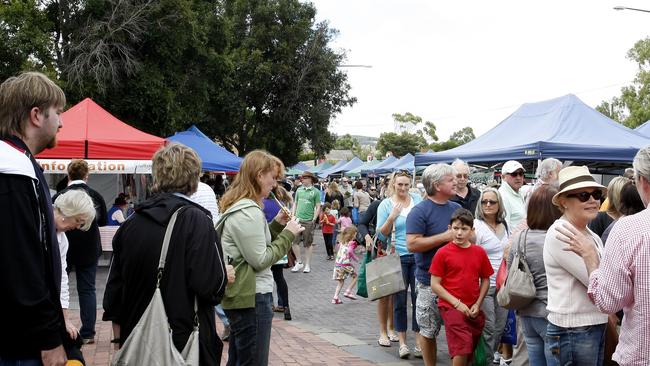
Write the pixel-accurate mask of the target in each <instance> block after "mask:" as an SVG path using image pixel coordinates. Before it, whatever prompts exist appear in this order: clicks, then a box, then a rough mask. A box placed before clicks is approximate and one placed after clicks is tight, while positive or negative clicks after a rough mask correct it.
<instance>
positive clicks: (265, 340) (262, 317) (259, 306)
mask: <svg viewBox="0 0 650 366" xmlns="http://www.w3.org/2000/svg"><path fill="white" fill-rule="evenodd" d="M272 295H273V294H272V293H271V292H269V293H266V294H255V316H256V317H257V364H258V365H264V366H266V365H268V364H269V348H270V347H271V325H272V322H273V296H272Z"/></svg>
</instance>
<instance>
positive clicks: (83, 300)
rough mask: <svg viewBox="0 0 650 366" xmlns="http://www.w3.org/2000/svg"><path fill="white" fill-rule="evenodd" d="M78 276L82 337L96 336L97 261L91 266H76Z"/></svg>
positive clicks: (80, 332) (80, 331)
mask: <svg viewBox="0 0 650 366" xmlns="http://www.w3.org/2000/svg"><path fill="white" fill-rule="evenodd" d="M74 272H75V274H76V276H77V293H78V294H79V317H80V318H81V329H79V334H80V335H81V338H86V339H89V338H94V337H95V321H96V320H97V296H96V294H95V292H96V291H95V277H96V275H97V262H95V263H94V264H91V265H89V266H85V267H81V266H74Z"/></svg>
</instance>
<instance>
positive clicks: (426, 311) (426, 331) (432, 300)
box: [415, 281, 442, 339]
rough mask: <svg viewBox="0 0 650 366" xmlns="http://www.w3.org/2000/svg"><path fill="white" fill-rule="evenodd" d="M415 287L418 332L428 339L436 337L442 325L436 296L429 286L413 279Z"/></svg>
mask: <svg viewBox="0 0 650 366" xmlns="http://www.w3.org/2000/svg"><path fill="white" fill-rule="evenodd" d="M415 288H416V293H417V297H416V299H415V319H416V320H417V323H418V326H419V327H420V334H421V335H422V336H423V337H427V338H429V339H436V337H437V336H438V333H440V326H441V325H442V318H441V317H440V312H439V311H438V297H437V296H436V295H435V294H434V293H433V291H431V286H427V285H424V284H421V283H420V282H418V281H415Z"/></svg>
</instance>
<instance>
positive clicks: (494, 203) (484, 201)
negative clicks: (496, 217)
mask: <svg viewBox="0 0 650 366" xmlns="http://www.w3.org/2000/svg"><path fill="white" fill-rule="evenodd" d="M498 203H499V201H494V200H483V201H481V204H482V205H483V206H487V205H491V206H494V205H496V204H498Z"/></svg>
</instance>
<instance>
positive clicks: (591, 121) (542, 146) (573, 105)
mask: <svg viewBox="0 0 650 366" xmlns="http://www.w3.org/2000/svg"><path fill="white" fill-rule="evenodd" d="M648 144H650V139H648V138H645V137H643V136H642V135H640V134H639V133H637V132H634V131H633V130H630V129H629V128H627V127H625V126H623V125H621V124H619V123H617V122H615V121H613V120H611V119H609V118H607V117H606V116H604V115H602V114H600V113H599V112H598V111H596V110H594V109H592V108H591V107H589V106H588V105H586V104H585V103H583V102H582V101H581V100H580V99H579V98H578V97H576V96H575V95H573V94H568V95H565V96H563V97H560V98H555V99H551V100H546V101H543V102H537V103H526V104H524V105H522V106H521V107H519V109H517V110H516V111H515V112H514V113H513V114H511V115H510V116H509V117H508V118H506V119H505V120H503V121H502V122H501V123H499V124H498V125H497V126H496V127H494V128H493V129H491V130H490V131H488V132H486V133H485V134H483V135H481V136H480V137H478V138H477V139H475V140H472V141H470V142H468V143H467V144H465V145H462V146H459V147H457V148H454V149H451V150H447V151H441V152H437V153H433V154H427V153H425V154H416V155H415V165H416V166H422V165H429V164H433V163H441V162H451V161H453V160H454V159H456V158H460V159H463V160H465V161H467V162H497V161H506V160H510V159H515V160H531V159H544V158H549V157H553V158H557V159H561V160H586V161H597V162H630V161H632V159H633V158H634V155H635V154H636V152H637V151H638V150H639V149H640V148H642V147H644V146H646V145H648Z"/></svg>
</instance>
